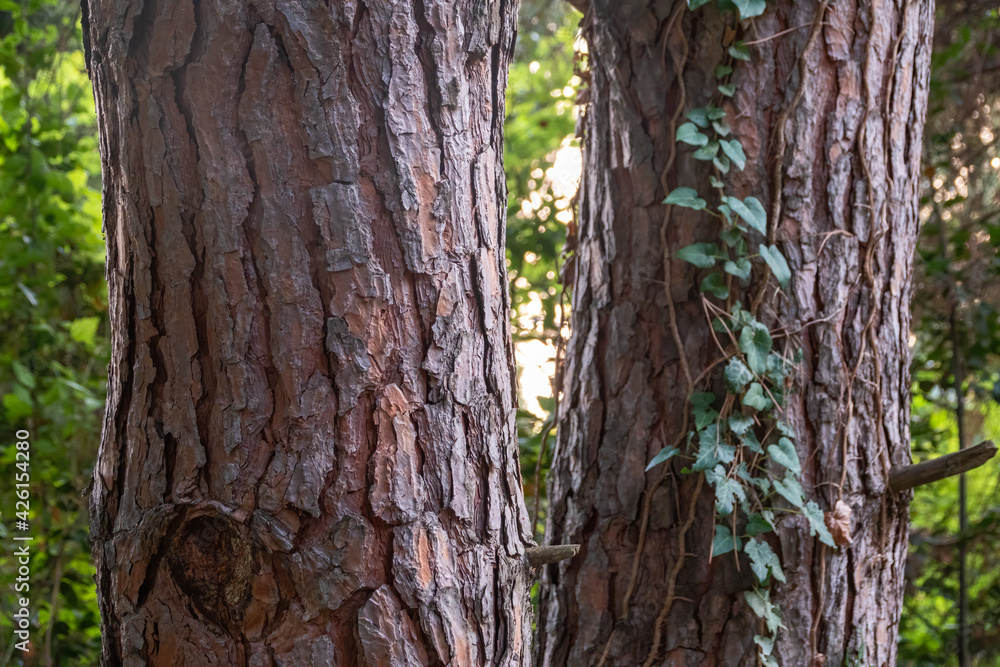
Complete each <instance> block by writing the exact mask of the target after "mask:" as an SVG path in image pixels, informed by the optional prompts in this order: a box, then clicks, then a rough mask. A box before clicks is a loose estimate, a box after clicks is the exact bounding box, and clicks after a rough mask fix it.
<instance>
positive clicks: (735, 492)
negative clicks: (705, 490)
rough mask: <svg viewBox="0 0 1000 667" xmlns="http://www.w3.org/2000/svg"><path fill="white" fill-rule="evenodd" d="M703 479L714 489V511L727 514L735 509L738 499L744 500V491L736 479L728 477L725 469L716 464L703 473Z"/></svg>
mask: <svg viewBox="0 0 1000 667" xmlns="http://www.w3.org/2000/svg"><path fill="white" fill-rule="evenodd" d="M705 481H707V482H708V483H709V484H711V485H712V487H713V488H714V489H715V511H716V512H718V513H719V515H720V516H729V515H730V514H732V513H733V510H734V509H736V502H737V501H738V500H746V492H744V491H743V486H742V485H740V483H739V481H738V480H735V479H733V478H731V477H729V476H728V475H727V474H726V469H725V468H723V467H722V466H721V465H717V466H715V467H714V468H712V469H711V470H709V471H707V472H706V473H705Z"/></svg>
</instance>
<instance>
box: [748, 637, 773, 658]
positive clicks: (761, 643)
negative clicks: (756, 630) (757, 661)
mask: <svg viewBox="0 0 1000 667" xmlns="http://www.w3.org/2000/svg"><path fill="white" fill-rule="evenodd" d="M753 642H754V644H756V645H757V647H758V648H759V649H760V655H761V656H762V657H764V658H766V657H767V656H769V655H771V651H773V650H774V637H763V636H761V635H754V636H753Z"/></svg>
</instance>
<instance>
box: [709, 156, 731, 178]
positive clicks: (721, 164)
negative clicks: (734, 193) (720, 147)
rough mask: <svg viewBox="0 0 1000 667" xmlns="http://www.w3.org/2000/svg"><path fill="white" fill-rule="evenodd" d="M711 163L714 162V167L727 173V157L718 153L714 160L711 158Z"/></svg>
mask: <svg viewBox="0 0 1000 667" xmlns="http://www.w3.org/2000/svg"><path fill="white" fill-rule="evenodd" d="M712 164H714V165H715V168H716V169H718V170H719V171H721V172H722V173H723V174H728V173H729V158H727V157H725V156H723V155H720V156H718V157H717V158H715V159H714V160H712Z"/></svg>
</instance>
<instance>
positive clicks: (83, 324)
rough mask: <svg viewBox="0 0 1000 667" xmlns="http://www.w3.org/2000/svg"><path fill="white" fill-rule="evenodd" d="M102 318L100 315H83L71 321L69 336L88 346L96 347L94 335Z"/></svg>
mask: <svg viewBox="0 0 1000 667" xmlns="http://www.w3.org/2000/svg"><path fill="white" fill-rule="evenodd" d="M100 322H101V320H100V318H98V317H81V318H80V319H77V320H73V321H72V322H70V323H69V336H70V338H72V339H73V340H75V341H76V342H78V343H83V344H84V345H86V346H87V347H94V337H95V336H96V335H97V326H98V324H100Z"/></svg>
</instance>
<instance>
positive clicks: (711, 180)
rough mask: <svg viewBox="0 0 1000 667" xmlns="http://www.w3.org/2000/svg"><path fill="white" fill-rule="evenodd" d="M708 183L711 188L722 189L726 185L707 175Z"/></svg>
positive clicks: (711, 175)
mask: <svg viewBox="0 0 1000 667" xmlns="http://www.w3.org/2000/svg"><path fill="white" fill-rule="evenodd" d="M708 182H709V184H710V185H711V186H712V187H713V188H721V187H724V186H725V185H726V184H725V183H723V182H722V181H720V180H719V179H718V178H716V177H715V174H709V176H708Z"/></svg>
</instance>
